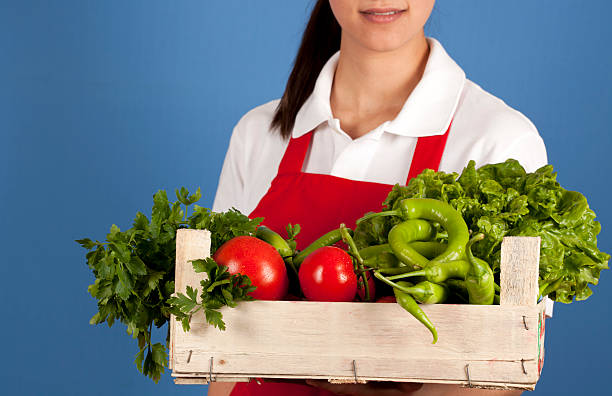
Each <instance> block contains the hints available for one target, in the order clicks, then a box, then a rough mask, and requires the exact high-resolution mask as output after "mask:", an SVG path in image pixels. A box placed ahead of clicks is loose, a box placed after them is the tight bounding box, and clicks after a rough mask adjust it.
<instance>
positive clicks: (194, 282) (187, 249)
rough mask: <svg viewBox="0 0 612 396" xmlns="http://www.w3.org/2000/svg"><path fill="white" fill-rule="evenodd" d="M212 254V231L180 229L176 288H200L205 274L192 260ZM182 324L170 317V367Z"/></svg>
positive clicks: (175, 273)
mask: <svg viewBox="0 0 612 396" xmlns="http://www.w3.org/2000/svg"><path fill="white" fill-rule="evenodd" d="M209 256H210V232H209V231H207V230H190V229H180V230H178V231H177V232H176V263H175V272H174V290H175V291H176V292H177V293H185V291H186V290H187V286H191V287H194V288H198V287H199V286H200V281H201V280H202V279H203V278H204V276H205V274H197V273H196V272H195V271H194V270H193V266H192V265H191V263H190V261H191V260H196V259H204V258H207V257H209ZM177 328H180V329H181V332H182V328H181V325H180V324H178V323H176V318H175V317H174V315H172V316H171V317H170V354H169V360H170V361H169V367H170V369H171V370H173V369H174V360H175V359H174V356H175V355H174V353H175V350H176V339H177V337H176V331H177Z"/></svg>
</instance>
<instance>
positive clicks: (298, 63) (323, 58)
mask: <svg viewBox="0 0 612 396" xmlns="http://www.w3.org/2000/svg"><path fill="white" fill-rule="evenodd" d="M340 33H341V29H340V25H339V24H338V22H337V21H336V17H334V14H333V13H332V10H331V7H330V5H329V0H317V3H316V4H315V6H314V7H313V9H312V14H311V15H310V20H309V21H308V24H307V25H306V30H305V31H304V35H303V36H302V43H301V44H300V49H299V50H298V53H297V55H296V57H295V62H294V64H293V70H292V71H291V74H290V75H289V79H288V80H287V86H286V87H285V92H284V93H283V96H282V98H281V100H280V103H279V104H278V107H277V108H276V112H275V113H274V118H273V119H272V123H271V125H270V126H271V128H272V129H275V128H278V129H279V130H280V134H281V136H282V137H283V138H285V139H287V138H289V137H290V136H291V131H292V130H293V126H294V124H295V116H296V115H297V113H298V111H299V110H300V108H301V107H302V105H303V104H304V102H305V101H306V99H308V97H309V96H310V94H311V93H312V91H313V89H314V86H315V83H316V81H317V77H318V76H319V73H320V72H321V69H323V66H324V65H325V63H326V62H327V61H328V60H329V58H330V57H331V56H332V55H333V54H335V53H336V52H337V51H338V50H339V49H340Z"/></svg>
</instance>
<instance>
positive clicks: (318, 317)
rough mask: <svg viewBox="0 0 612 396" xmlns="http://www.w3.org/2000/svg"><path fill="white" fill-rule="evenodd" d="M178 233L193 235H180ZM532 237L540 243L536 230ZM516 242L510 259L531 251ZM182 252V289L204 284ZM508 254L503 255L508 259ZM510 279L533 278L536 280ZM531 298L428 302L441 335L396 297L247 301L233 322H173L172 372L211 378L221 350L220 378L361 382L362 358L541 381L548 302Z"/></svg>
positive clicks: (477, 379) (490, 378)
mask: <svg viewBox="0 0 612 396" xmlns="http://www.w3.org/2000/svg"><path fill="white" fill-rule="evenodd" d="M195 232H197V231H195ZM509 239H512V238H509ZM521 239H522V240H524V238H521ZM196 240H197V238H196ZM179 241H184V239H180V240H179V239H178V237H177V244H178V243H179ZM511 242H512V241H511ZM516 242H517V243H518V244H519V245H520V244H521V243H522V241H520V240H517V241H516ZM537 242H539V241H537ZM199 243H200V246H203V244H202V241H200V242H199ZM506 243H508V241H507V240H504V244H506ZM527 244H528V245H529V244H530V245H529V246H532V247H531V248H529V249H531V250H532V251H533V239H529V240H528V241H527ZM208 248H209V245H208ZM519 249H520V248H519ZM511 251H512V252H514V253H512V255H510V263H513V262H515V261H516V262H519V263H520V261H521V260H524V258H521V257H523V256H522V255H521V254H522V253H520V252H519V253H516V251H515V249H512V250H511ZM179 252H183V249H179V248H178V247H177V281H176V282H177V283H176V284H177V290H184V289H183V288H184V286H185V285H186V284H192V285H194V286H198V285H199V279H195V280H194V279H193V275H194V274H193V273H191V274H189V273H188V271H187V274H185V275H183V274H182V273H180V274H179V272H178V270H179ZM196 253H197V252H196ZM513 255H514V256H513ZM527 256H529V257H533V253H529V254H528V255H527ZM180 257H181V258H180V261H181V262H182V265H183V268H182V269H181V271H183V270H185V269H187V270H188V269H190V268H191V266H190V265H189V266H188V267H189V268H185V263H186V261H187V258H186V257H187V256H185V255H183V256H180ZM516 257H518V258H516ZM191 258H195V257H191ZM198 258H199V257H198ZM507 261H508V260H507V259H506V261H502V268H503V266H504V265H506V264H507ZM531 274H532V275H531V276H533V272H532V273H531ZM535 276H536V279H535V282H536V290H537V273H536V275H535ZM179 278H184V279H182V280H180V281H179ZM190 282H196V283H195V284H194V283H190ZM511 284H512V285H514V286H512V287H516V285H518V284H527V286H528V287H531V286H530V283H529V282H521V281H515V282H514V283H513V282H511ZM179 287H180V288H181V289H179ZM503 287H504V286H502V291H503ZM530 290H531V291H530V292H529V293H528V294H530V295H532V294H533V293H532V291H533V289H530ZM510 294H511V295H517V294H518V295H521V292H520V291H515V292H514V293H510ZM522 294H523V295H524V294H525V293H522ZM515 300H516V299H515ZM519 300H520V297H519ZM506 301H507V300H506ZM523 301H524V302H525V303H524V304H522V305H513V304H506V305H501V306H477V305H450V304H440V305H423V306H422V307H423V310H424V311H425V312H426V314H427V315H428V317H429V318H430V319H431V321H432V322H433V323H434V324H435V326H436V328H437V330H438V335H439V340H438V343H437V344H435V345H432V344H431V341H432V337H431V334H430V333H429V331H428V330H427V329H426V328H425V327H424V326H423V325H422V324H421V323H419V322H418V321H417V320H416V319H414V318H413V317H412V316H410V315H409V314H407V313H406V312H405V311H404V310H403V309H402V308H401V307H399V306H398V305H396V304H373V303H325V302H304V301H253V302H243V303H239V305H238V307H237V308H234V309H232V308H228V307H225V308H223V309H222V310H221V311H222V313H223V317H224V320H225V322H226V323H227V330H226V331H224V332H222V331H219V330H218V329H216V328H212V327H210V326H208V325H207V324H206V322H205V318H204V317H203V315H202V314H201V313H199V314H196V315H194V317H193V318H192V321H191V331H190V332H188V333H185V332H183V330H182V327H181V326H180V324H178V325H177V324H176V323H175V324H174V327H173V331H172V334H171V337H172V360H173V361H172V367H173V374H172V375H173V376H175V377H177V378H176V382H177V383H203V382H204V381H208V379H209V378H208V377H209V376H210V372H209V371H210V360H211V357H212V359H213V368H212V373H213V379H214V380H217V381H240V380H247V379H248V378H292V379H297V378H318V379H328V380H330V381H334V382H354V381H355V373H354V372H353V364H352V362H353V360H354V361H355V363H356V368H357V377H358V381H359V382H361V381H363V380H368V381H369V380H385V381H406V382H433V383H453V384H462V385H468V379H467V375H466V374H467V372H466V367H467V366H468V365H469V372H470V381H469V382H470V383H471V384H472V385H473V386H483V387H493V388H516V389H533V387H534V386H535V383H536V382H537V380H538V378H539V372H538V358H539V357H540V353H541V351H542V345H543V340H542V339H541V338H540V336H541V334H540V333H539V332H538V326H539V324H540V323H541V321H542V318H543V314H542V311H543V306H544V304H543V303H540V304H538V305H537V306H536V305H535V304H533V305H531V306H530V305H529V304H527V299H523ZM529 301H531V300H530V299H529Z"/></svg>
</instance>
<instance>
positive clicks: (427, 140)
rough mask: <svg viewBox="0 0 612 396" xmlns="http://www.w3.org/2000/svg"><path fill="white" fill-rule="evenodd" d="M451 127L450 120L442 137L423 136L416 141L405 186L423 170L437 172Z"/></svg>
mask: <svg viewBox="0 0 612 396" xmlns="http://www.w3.org/2000/svg"><path fill="white" fill-rule="evenodd" d="M452 125H453V121H452V120H451V123H450V125H449V126H448V129H447V130H446V132H445V133H444V135H434V136H424V137H420V138H418V140H417V144H416V148H415V149H414V155H413V156H412V162H411V163H410V170H409V171H408V179H407V180H406V185H408V183H409V182H410V179H412V178H413V177H415V176H418V175H419V174H420V173H421V172H423V171H424V170H425V169H432V170H434V171H436V172H437V171H438V167H439V166H440V160H441V159H442V153H444V147H445V146H446V139H448V132H449V131H450V129H451V126H452Z"/></svg>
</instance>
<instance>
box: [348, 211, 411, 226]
mask: <svg viewBox="0 0 612 396" xmlns="http://www.w3.org/2000/svg"><path fill="white" fill-rule="evenodd" d="M400 213H401V212H399V211H397V210H387V211H384V212H377V213H368V214H366V215H364V216H363V217H362V218H360V219H358V220H357V221H356V222H355V224H356V225H359V223H361V222H363V221H367V220H370V219H373V218H374V217H385V216H400Z"/></svg>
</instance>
